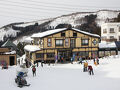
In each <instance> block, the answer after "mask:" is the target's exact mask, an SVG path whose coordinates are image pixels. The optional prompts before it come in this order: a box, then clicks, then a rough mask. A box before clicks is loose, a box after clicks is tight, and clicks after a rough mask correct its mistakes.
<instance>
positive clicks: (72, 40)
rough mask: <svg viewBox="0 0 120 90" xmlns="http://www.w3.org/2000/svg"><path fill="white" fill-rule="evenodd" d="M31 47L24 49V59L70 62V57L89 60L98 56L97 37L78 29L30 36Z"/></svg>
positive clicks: (57, 30) (52, 31) (50, 31)
mask: <svg viewBox="0 0 120 90" xmlns="http://www.w3.org/2000/svg"><path fill="white" fill-rule="evenodd" d="M32 38H33V45H26V46H25V47H24V50H25V53H26V57H27V58H26V59H27V60H30V61H32V62H35V61H41V60H44V61H46V62H47V61H54V60H55V58H57V59H58V60H59V61H60V60H61V59H63V61H70V58H71V57H74V59H75V60H77V57H80V56H82V57H83V58H91V57H92V56H93V55H96V56H97V54H98V42H99V39H100V36H99V35H96V34H91V33H88V32H84V31H81V30H78V29H66V28H64V29H55V30H49V31H46V32H42V33H38V34H34V35H32Z"/></svg>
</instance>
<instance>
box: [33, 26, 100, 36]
mask: <svg viewBox="0 0 120 90" xmlns="http://www.w3.org/2000/svg"><path fill="white" fill-rule="evenodd" d="M64 30H68V29H67V28H61V29H54V30H48V31H45V32H40V33H37V34H33V35H32V36H31V37H32V38H35V37H45V36H48V35H51V34H54V33H58V32H61V31H64ZM71 30H75V31H78V32H80V33H84V34H86V35H90V36H94V37H100V36H99V35H97V34H92V33H89V32H85V31H82V30H79V29H75V28H72V29H71Z"/></svg>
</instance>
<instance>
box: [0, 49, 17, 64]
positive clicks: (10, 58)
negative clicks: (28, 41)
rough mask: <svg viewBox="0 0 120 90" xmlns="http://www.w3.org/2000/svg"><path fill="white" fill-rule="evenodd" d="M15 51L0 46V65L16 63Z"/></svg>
mask: <svg viewBox="0 0 120 90" xmlns="http://www.w3.org/2000/svg"><path fill="white" fill-rule="evenodd" d="M16 61H17V60H16V51H11V49H10V48H5V47H2V48H0V65H2V64H7V65H10V66H12V65H16V63H17V62H16Z"/></svg>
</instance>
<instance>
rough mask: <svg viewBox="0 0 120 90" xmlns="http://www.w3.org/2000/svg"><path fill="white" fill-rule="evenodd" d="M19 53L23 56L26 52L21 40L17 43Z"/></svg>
mask: <svg viewBox="0 0 120 90" xmlns="http://www.w3.org/2000/svg"><path fill="white" fill-rule="evenodd" d="M17 54H18V55H20V56H22V55H23V54H25V52H24V44H23V43H21V42H19V43H18V44H17Z"/></svg>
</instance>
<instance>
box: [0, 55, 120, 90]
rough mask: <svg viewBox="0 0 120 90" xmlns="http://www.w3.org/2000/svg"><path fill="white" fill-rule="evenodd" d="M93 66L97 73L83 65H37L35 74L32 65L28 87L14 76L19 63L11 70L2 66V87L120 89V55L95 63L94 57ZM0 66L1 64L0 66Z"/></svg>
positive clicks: (12, 89) (27, 89) (11, 89)
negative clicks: (17, 82) (92, 73)
mask: <svg viewBox="0 0 120 90" xmlns="http://www.w3.org/2000/svg"><path fill="white" fill-rule="evenodd" d="M88 64H89V65H92V66H93V69H94V75H91V76H90V75H89V74H88V72H83V65H81V64H77V63H76V62H74V63H73V64H70V63H68V64H56V65H53V64H51V65H50V66H49V65H47V64H46V65H44V66H43V67H41V66H39V67H37V69H36V70H37V71H36V74H37V75H36V77H33V75H32V70H31V68H29V69H28V71H29V72H28V76H27V77H26V80H27V82H28V83H30V84H31V85H30V86H29V87H23V88H19V87H17V85H16V83H15V81H14V79H15V77H16V70H17V69H18V67H17V66H12V67H9V68H8V70H1V69H0V88H1V89H3V90H19V89H20V90H120V85H119V84H120V70H119V69H120V56H119V57H118V56H116V57H114V56H112V57H108V58H103V59H100V64H99V65H98V66H95V65H94V64H93V60H91V61H88ZM0 68H1V67H0Z"/></svg>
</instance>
